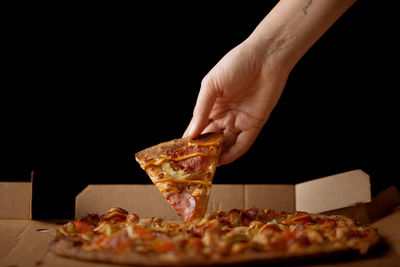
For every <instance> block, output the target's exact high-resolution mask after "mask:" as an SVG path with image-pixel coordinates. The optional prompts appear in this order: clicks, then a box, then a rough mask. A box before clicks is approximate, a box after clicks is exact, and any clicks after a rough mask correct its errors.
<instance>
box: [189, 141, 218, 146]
mask: <svg viewBox="0 0 400 267" xmlns="http://www.w3.org/2000/svg"><path fill="white" fill-rule="evenodd" d="M219 145H220V143H219V142H215V141H212V142H207V143H196V142H188V146H219Z"/></svg>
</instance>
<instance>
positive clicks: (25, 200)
mask: <svg viewBox="0 0 400 267" xmlns="http://www.w3.org/2000/svg"><path fill="white" fill-rule="evenodd" d="M31 211H32V183H30V182H26V183H25V182H2V183H0V219H27V220H29V219H31V218H32V213H31Z"/></svg>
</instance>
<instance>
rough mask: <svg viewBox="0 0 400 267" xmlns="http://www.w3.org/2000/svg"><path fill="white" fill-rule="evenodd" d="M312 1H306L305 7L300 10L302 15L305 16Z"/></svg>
mask: <svg viewBox="0 0 400 267" xmlns="http://www.w3.org/2000/svg"><path fill="white" fill-rule="evenodd" d="M312 1H313V0H308V1H307V3H306V5H305V6H304V7H303V8H302V10H303V12H304V15H307V9H308V8H309V7H310V6H311V4H312Z"/></svg>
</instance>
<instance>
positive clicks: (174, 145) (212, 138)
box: [135, 133, 224, 163]
mask: <svg viewBox="0 0 400 267" xmlns="http://www.w3.org/2000/svg"><path fill="white" fill-rule="evenodd" d="M223 139H224V134H223V133H206V134H202V135H200V136H198V137H197V138H195V139H192V138H190V137H185V138H181V139H174V140H171V141H168V142H163V143H160V144H158V145H155V146H152V147H149V148H146V149H144V150H142V151H140V152H137V153H136V154H135V158H136V160H137V161H138V162H139V163H142V162H144V163H145V162H148V161H151V160H153V159H154V158H156V157H158V156H160V155H165V156H166V155H168V153H171V152H173V151H175V150H178V149H179V148H182V147H184V146H186V145H187V144H188V142H196V143H208V142H220V143H222V141H223Z"/></svg>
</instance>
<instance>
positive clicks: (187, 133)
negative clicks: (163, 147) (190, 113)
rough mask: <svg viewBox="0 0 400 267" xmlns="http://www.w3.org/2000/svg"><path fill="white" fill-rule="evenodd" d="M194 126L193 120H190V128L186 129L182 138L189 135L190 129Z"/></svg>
mask: <svg viewBox="0 0 400 267" xmlns="http://www.w3.org/2000/svg"><path fill="white" fill-rule="evenodd" d="M192 125H193V118H192V119H191V120H190V122H189V125H188V127H187V128H186V130H185V132H184V133H183V136H182V138H184V137H186V136H188V135H189V129H190V127H192Z"/></svg>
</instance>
